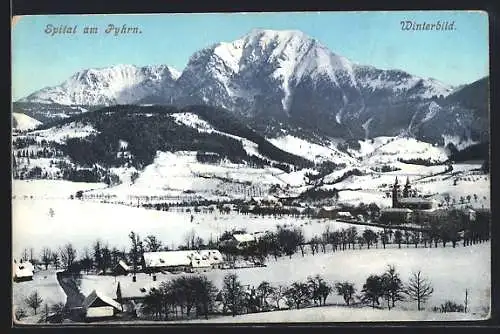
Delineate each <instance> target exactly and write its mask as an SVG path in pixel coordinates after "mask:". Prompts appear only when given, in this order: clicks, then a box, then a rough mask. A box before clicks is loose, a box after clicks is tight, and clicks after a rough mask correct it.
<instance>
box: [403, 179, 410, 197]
mask: <svg viewBox="0 0 500 334" xmlns="http://www.w3.org/2000/svg"><path fill="white" fill-rule="evenodd" d="M410 189H411V185H410V179H409V178H408V176H407V177H406V184H405V186H404V188H403V197H404V198H407V197H409V194H410Z"/></svg>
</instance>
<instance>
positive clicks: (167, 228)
mask: <svg viewBox="0 0 500 334" xmlns="http://www.w3.org/2000/svg"><path fill="white" fill-rule="evenodd" d="M12 205H13V226H12V227H13V244H12V246H13V252H14V254H20V252H22V250H23V249H24V248H26V247H27V248H29V247H34V248H35V249H36V250H40V249H41V248H42V247H45V246H50V247H56V246H62V245H63V244H65V243H67V242H69V241H71V242H72V243H73V244H74V246H75V247H76V248H77V249H78V250H79V251H80V250H83V248H84V247H86V246H87V247H89V246H90V245H91V244H92V243H93V242H94V241H95V240H96V239H98V238H100V239H101V240H104V241H106V242H108V243H109V245H110V246H117V247H118V248H119V249H121V248H122V247H125V246H127V247H128V245H129V239H128V234H129V233H130V231H135V232H137V233H139V235H140V236H141V237H145V236H146V235H148V234H154V235H157V236H158V237H159V238H160V239H161V240H162V241H163V243H164V244H165V245H167V246H169V247H172V245H175V247H177V246H179V245H180V244H181V243H184V242H185V241H184V237H185V236H186V235H187V234H188V233H189V232H191V231H192V230H193V229H194V230H195V231H196V234H197V235H199V236H200V237H202V238H203V239H204V240H205V241H208V240H210V238H211V237H212V238H213V240H215V239H216V237H217V236H218V235H220V234H222V233H223V232H224V231H226V230H231V229H233V228H238V229H241V228H246V229H247V231H248V232H249V233H252V232H258V231H265V230H275V229H276V226H277V225H278V224H279V225H285V224H288V225H290V226H291V225H293V226H301V227H302V228H303V230H304V234H305V237H306V238H310V237H312V236H313V235H317V234H321V233H322V232H324V230H325V228H326V226H327V225H328V226H330V228H331V229H340V228H347V227H350V226H353V225H351V224H346V223H341V222H336V221H330V220H326V219H296V218H291V217H285V216H284V217H278V218H276V219H275V218H273V217H270V216H267V217H257V216H252V215H241V214H237V213H231V214H220V213H219V212H218V211H217V210H215V211H214V212H213V213H193V221H192V222H191V221H190V218H191V217H190V214H189V213H183V212H177V211H174V210H171V211H167V212H165V211H156V210H147V209H144V208H136V207H131V206H125V205H118V204H105V203H97V202H87V201H81V200H76V199H75V200H66V199H47V200H42V199H39V200H31V199H22V200H18V199H14V200H13V201H12ZM50 209H52V213H53V214H50V212H51V211H50ZM357 228H358V230H360V231H361V230H363V227H362V226H357Z"/></svg>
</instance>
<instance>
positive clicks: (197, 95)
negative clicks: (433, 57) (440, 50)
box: [22, 29, 477, 141]
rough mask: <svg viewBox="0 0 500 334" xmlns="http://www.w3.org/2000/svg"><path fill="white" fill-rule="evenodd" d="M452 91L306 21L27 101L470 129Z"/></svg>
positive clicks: (351, 134)
mask: <svg viewBox="0 0 500 334" xmlns="http://www.w3.org/2000/svg"><path fill="white" fill-rule="evenodd" d="M453 91H454V88H453V87H452V86H449V85H446V84H444V83H441V82H439V81H437V80H435V79H432V78H420V77H417V76H414V75H411V74H409V73H407V72H404V71H402V70H394V69H391V70H384V69H378V68H375V67H372V66H367V65H361V64H357V63H354V62H352V61H350V60H348V59H346V58H345V57H342V56H341V55H338V54H335V53H334V52H332V51H331V50H330V49H328V48H327V47H326V46H325V45H323V44H322V43H321V42H320V41H318V40H316V39H315V38H313V37H311V36H308V35H306V34H304V33H302V32H300V31H296V30H265V29H254V30H252V31H250V32H249V33H248V34H246V35H245V36H242V37H241V38H239V39H237V40H235V41H232V42H220V43H216V44H213V45H211V46H209V47H206V48H204V49H201V50H199V51H197V52H195V53H194V54H193V55H192V56H191V58H190V59H189V62H188V64H187V66H186V68H185V69H184V70H183V71H182V73H178V72H176V71H175V70H173V69H172V68H171V67H169V66H166V65H159V66H148V67H142V68H138V67H135V66H131V65H118V66H114V67H111V68H106V69H89V70H85V71H82V72H79V73H77V74H75V75H74V76H72V77H71V78H70V79H68V80H67V81H66V82H64V83H63V84H62V85H60V86H56V87H50V88H44V89H42V90H40V91H38V92H35V93H33V94H31V95H30V96H28V97H26V98H24V99H23V100H22V101H25V102H42V103H52V102H57V103H60V104H83V105H85V104H87V105H96V104H101V105H112V104H126V103H128V104H173V105H176V106H180V107H183V106H188V105H209V106H215V107H222V108H225V109H228V110H230V111H231V112H233V113H234V114H235V115H238V116H241V117H244V118H246V119H248V120H249V121H250V122H251V123H252V126H253V127H254V128H255V129H256V130H257V131H259V132H261V133H262V134H264V135H266V136H271V137H274V136H276V133H272V129H273V128H274V129H276V128H277V127H276V126H274V127H273V126H272V125H273V124H279V125H280V127H281V126H286V125H290V124H293V125H294V126H295V127H300V128H303V129H313V130H315V131H317V132H322V133H323V134H325V135H327V136H329V137H337V138H339V137H340V138H346V139H365V138H373V137H377V136H396V135H399V134H402V133H404V134H410V135H413V136H416V137H418V138H420V139H424V140H430V141H436V140H440V138H441V135H442V134H440V133H437V132H436V131H435V129H440V128H441V129H442V128H446V129H449V131H448V132H449V133H446V135H449V136H455V135H459V136H461V137H462V136H463V135H464V133H465V132H467V131H464V130H465V129H466V127H467V124H469V123H470V122H469V121H468V120H469V119H470V118H471V117H470V115H469V114H470V112H469V111H467V110H466V111H463V112H459V113H458V114H459V118H460V119H459V120H458V121H457V124H459V125H458V126H453V127H448V126H446V122H448V121H449V120H450V117H448V116H447V117H443V116H442V114H443V113H447V114H449V111H448V110H447V109H446V110H445V109H444V108H442V107H443V106H442V105H441V104H442V103H444V100H445V99H446V97H447V96H448V95H450V94H451V93H452V92H453ZM458 108H460V106H458ZM453 112H455V110H454V111H453ZM462 118H463V121H462ZM431 120H432V122H431ZM431 123H432V124H431ZM460 124H463V125H460ZM476 139H477V138H476Z"/></svg>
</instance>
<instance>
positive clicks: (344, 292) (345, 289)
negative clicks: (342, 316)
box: [335, 282, 356, 306]
mask: <svg viewBox="0 0 500 334" xmlns="http://www.w3.org/2000/svg"><path fill="white" fill-rule="evenodd" d="M335 289H336V290H337V295H339V296H342V297H343V298H344V301H345V303H346V304H347V306H349V303H350V302H351V300H352V299H353V296H354V294H355V293H356V289H355V288H354V283H351V282H342V283H340V282H338V283H335Z"/></svg>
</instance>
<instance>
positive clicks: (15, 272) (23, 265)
mask: <svg viewBox="0 0 500 334" xmlns="http://www.w3.org/2000/svg"><path fill="white" fill-rule="evenodd" d="M34 270H35V268H34V267H33V264H32V263H31V262H29V261H24V262H22V261H20V262H17V261H16V260H14V263H13V267H12V276H13V279H14V281H15V282H23V281H31V280H33V273H34Z"/></svg>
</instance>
